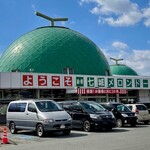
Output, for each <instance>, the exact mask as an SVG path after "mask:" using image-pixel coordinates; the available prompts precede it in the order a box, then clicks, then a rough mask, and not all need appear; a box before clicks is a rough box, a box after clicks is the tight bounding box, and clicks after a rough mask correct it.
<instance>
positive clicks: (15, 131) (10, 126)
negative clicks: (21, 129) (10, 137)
mask: <svg viewBox="0 0 150 150" xmlns="http://www.w3.org/2000/svg"><path fill="white" fill-rule="evenodd" d="M9 130H10V132H11V133H12V134H15V133H17V129H16V125H15V123H14V122H12V123H10V125H9Z"/></svg>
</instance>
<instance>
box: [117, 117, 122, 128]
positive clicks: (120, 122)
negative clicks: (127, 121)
mask: <svg viewBox="0 0 150 150" xmlns="http://www.w3.org/2000/svg"><path fill="white" fill-rule="evenodd" d="M116 124H117V127H119V128H120V127H122V126H123V123H122V120H121V119H117V121H116Z"/></svg>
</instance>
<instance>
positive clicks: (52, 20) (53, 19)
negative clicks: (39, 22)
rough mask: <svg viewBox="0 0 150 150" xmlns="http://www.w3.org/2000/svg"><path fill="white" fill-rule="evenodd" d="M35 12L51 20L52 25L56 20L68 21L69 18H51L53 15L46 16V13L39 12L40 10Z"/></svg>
mask: <svg viewBox="0 0 150 150" xmlns="http://www.w3.org/2000/svg"><path fill="white" fill-rule="evenodd" d="M35 14H36V15H37V16H40V17H42V18H44V19H47V20H49V21H51V26H54V22H55V21H67V20H68V18H51V17H49V16H46V15H44V14H42V13H40V12H38V11H36V12H35Z"/></svg>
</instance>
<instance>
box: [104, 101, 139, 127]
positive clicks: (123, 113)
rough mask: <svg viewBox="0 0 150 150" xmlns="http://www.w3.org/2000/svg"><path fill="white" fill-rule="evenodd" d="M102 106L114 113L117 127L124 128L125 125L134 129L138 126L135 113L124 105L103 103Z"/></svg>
mask: <svg viewBox="0 0 150 150" xmlns="http://www.w3.org/2000/svg"><path fill="white" fill-rule="evenodd" d="M101 105H102V106H103V107H104V108H106V109H107V110H109V111H112V112H113V114H114V116H115V118H116V124H117V127H122V126H124V125H125V124H129V125H130V126H132V127H134V126H136V124H137V116H136V114H135V113H134V112H131V110H130V109H129V108H128V107H127V106H125V105H124V104H122V103H117V102H109V103H101Z"/></svg>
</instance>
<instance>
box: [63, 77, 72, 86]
mask: <svg viewBox="0 0 150 150" xmlns="http://www.w3.org/2000/svg"><path fill="white" fill-rule="evenodd" d="M64 85H65V86H72V77H71V76H65V77H64Z"/></svg>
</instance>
